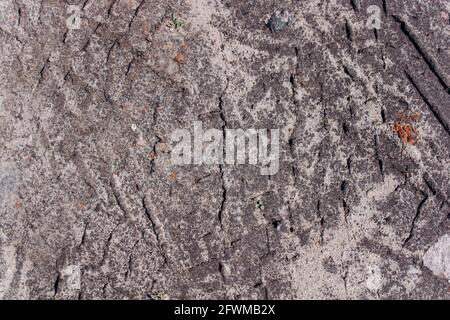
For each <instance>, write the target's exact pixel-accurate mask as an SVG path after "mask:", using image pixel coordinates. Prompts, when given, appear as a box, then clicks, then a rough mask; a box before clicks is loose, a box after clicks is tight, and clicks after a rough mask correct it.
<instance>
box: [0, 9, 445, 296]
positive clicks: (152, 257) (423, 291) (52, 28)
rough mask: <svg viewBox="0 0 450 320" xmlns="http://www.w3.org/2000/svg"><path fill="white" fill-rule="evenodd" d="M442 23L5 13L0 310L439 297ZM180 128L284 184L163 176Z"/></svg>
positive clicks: (397, 16) (236, 173)
mask: <svg viewBox="0 0 450 320" xmlns="http://www.w3.org/2000/svg"><path fill="white" fill-rule="evenodd" d="M69 4H70V5H74V6H77V7H76V8H78V9H76V8H74V7H71V8H69ZM370 5H377V6H378V7H379V8H380V14H381V16H380V18H381V20H380V21H381V26H380V28H379V29H369V28H368V27H367V25H366V22H367V21H368V19H369V14H368V13H367V12H366V9H367V7H368V6H370ZM282 9H285V10H287V11H288V12H290V14H291V17H292V19H291V22H290V23H289V26H288V27H287V28H285V29H284V30H283V31H282V32H279V33H274V32H271V31H270V30H269V28H267V26H266V23H267V21H268V19H269V18H270V16H271V15H272V14H273V13H274V12H275V11H277V10H278V11H280V10H282ZM77 10H78V11H77ZM449 10H450V7H449V4H448V1H446V0H423V1H416V0H399V1H397V0H396V1H393V0H384V1H382V0H373V1H366V0H361V1H354V0H348V1H347V0H345V1H344V0H343V1H337V0H332V1H325V0H311V1H284V2H283V4H282V7H280V3H279V1H274V0H271V1H269V0H261V1H249V0H187V1H177V0H165V1H156V0H95V1H94V0H83V1H81V0H79V1H77V0H71V1H44V0H15V1H13V0H0V42H1V46H0V146H1V152H0V193H1V194H0V199H1V203H0V210H1V211H0V217H1V222H0V298H3V299H8V298H13V299H25V298H30V299H94V298H95V299H102V298H107V299H169V298H172V299H179V298H190V299H208V298H225V299H248V298H254V299H262V298H269V299H304V298H313V299H336V298H338V299H346V298H349V299H358V298H362V299H391V298H395V299H419V298H424V299H431V298H437V299H449V298H450V290H449V288H450V287H449V282H448V281H447V280H446V279H444V278H442V277H438V276H436V275H434V274H433V273H432V272H431V271H430V270H429V269H428V268H427V267H426V266H424V264H423V262H422V259H423V257H424V255H425V252H426V251H427V250H428V249H429V248H430V246H432V245H433V244H435V243H436V242H437V241H438V239H439V238H440V237H441V236H443V235H445V234H449V230H450V219H449V212H450V205H449V198H448V196H449V193H450V184H449V169H450V167H449V156H450V140H449V133H450V131H449V123H450V99H449V94H450V92H449V84H450V64H449V63H448V62H449V61H450V59H449V58H450V48H449V43H450V42H449V40H450V26H449ZM77 12H78V13H79V14H78V13H77ZM197 120H201V121H202V122H203V126H204V128H216V129H220V130H225V129H226V128H243V129H247V128H258V129H259V128H278V129H280V168H279V172H278V173H277V174H274V175H272V176H262V175H260V168H259V167H257V166H253V165H239V166H231V165H220V166H219V165H195V166H194V165H185V166H176V165H173V164H172V163H171V161H170V158H171V148H172V145H171V144H170V136H171V133H172V132H173V131H174V130H176V129H180V128H183V129H188V130H192V125H193V122H194V121H197ZM429 252H430V251H429ZM428 254H430V253H428ZM425 261H427V259H425Z"/></svg>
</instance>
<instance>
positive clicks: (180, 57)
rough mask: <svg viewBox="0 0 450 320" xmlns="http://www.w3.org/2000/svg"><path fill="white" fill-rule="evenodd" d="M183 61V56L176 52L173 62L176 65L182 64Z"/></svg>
mask: <svg viewBox="0 0 450 320" xmlns="http://www.w3.org/2000/svg"><path fill="white" fill-rule="evenodd" d="M184 59H185V56H184V54H183V53H182V52H177V54H176V55H175V58H173V60H174V61H175V62H176V63H183V62H184Z"/></svg>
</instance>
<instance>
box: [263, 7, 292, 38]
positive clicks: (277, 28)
mask: <svg viewBox="0 0 450 320" xmlns="http://www.w3.org/2000/svg"><path fill="white" fill-rule="evenodd" d="M290 21H291V14H290V13H289V12H288V11H287V10H283V11H281V12H280V11H275V13H274V14H272V16H271V17H270V19H269V21H268V22H267V27H269V29H270V30H271V31H272V32H276V33H278V32H281V31H283V30H284V29H285V28H286V26H287V25H288V24H289V22H290Z"/></svg>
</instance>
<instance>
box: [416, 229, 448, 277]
mask: <svg viewBox="0 0 450 320" xmlns="http://www.w3.org/2000/svg"><path fill="white" fill-rule="evenodd" d="M422 260H423V264H424V265H425V267H427V268H428V269H430V270H431V271H432V272H433V274H434V275H435V276H437V277H440V278H444V279H447V280H449V282H450V234H446V235H443V236H442V237H441V238H439V240H438V242H436V243H435V244H434V245H432V246H431V247H430V248H429V249H428V250H427V252H425V255H424V256H423V258H422Z"/></svg>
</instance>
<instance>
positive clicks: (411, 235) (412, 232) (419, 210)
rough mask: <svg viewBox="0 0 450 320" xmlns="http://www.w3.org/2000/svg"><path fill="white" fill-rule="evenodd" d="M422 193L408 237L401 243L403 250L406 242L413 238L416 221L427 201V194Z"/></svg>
mask: <svg viewBox="0 0 450 320" xmlns="http://www.w3.org/2000/svg"><path fill="white" fill-rule="evenodd" d="M422 193H423V195H424V198H423V199H422V201H420V203H419V205H418V206H417V210H416V214H415V216H414V218H413V220H412V223H411V228H410V229H409V235H408V237H407V238H406V239H405V241H404V242H403V245H402V248H404V247H405V246H406V245H407V244H408V242H409V241H410V240H411V238H412V237H413V235H414V232H415V230H416V227H417V220H418V219H419V218H420V213H421V212H422V208H423V206H424V205H425V202H427V200H428V194H426V193H424V192H422Z"/></svg>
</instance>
